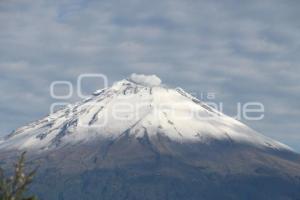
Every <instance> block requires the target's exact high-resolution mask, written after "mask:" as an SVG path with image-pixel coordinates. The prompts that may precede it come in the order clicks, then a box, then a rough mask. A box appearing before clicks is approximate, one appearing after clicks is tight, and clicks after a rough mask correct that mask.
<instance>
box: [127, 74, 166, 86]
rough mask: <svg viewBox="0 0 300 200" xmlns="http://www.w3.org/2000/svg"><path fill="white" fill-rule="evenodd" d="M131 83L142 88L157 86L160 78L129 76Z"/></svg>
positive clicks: (153, 76)
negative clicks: (142, 86)
mask: <svg viewBox="0 0 300 200" xmlns="http://www.w3.org/2000/svg"><path fill="white" fill-rule="evenodd" d="M129 79H130V80H131V81H133V82H135V83H137V84H140V85H144V86H159V85H160V84H161V80H160V78H158V77H157V76H156V75H144V74H135V73H134V74H131V76H130V78H129Z"/></svg>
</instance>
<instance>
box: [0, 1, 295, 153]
mask: <svg viewBox="0 0 300 200" xmlns="http://www.w3.org/2000/svg"><path fill="white" fill-rule="evenodd" d="M299 9H300V2H299V1H292V0H285V1H283V0H253V1H243V3H241V2H240V1H234V0H228V1H208V0H207V1H202V0H197V1H194V0H185V1H180V0H169V1H166V0H153V1H143V0H139V1H137V0H128V1H117V0H101V1H93V0H86V1H85V0H80V1H55V0H54V1H33V0H27V1H19V0H12V1H1V2H0V26H1V31H0V93H1V94H0V95H1V98H0V111H1V112H0V135H5V134H7V133H9V132H11V131H12V130H13V129H15V128H17V127H19V126H21V125H24V124H26V123H28V122H30V121H33V120H36V119H39V118H41V117H42V116H45V115H46V114H47V113H48V112H49V107H50V105H51V103H52V102H54V101H55V99H52V98H51V97H50V92H49V87H50V84H51V82H52V81H55V80H67V81H71V82H72V83H75V82H76V78H77V76H78V75H80V74H82V73H103V74H106V75H107V76H108V77H109V82H110V83H112V82H113V81H116V80H119V79H122V78H124V77H127V76H129V75H130V74H131V73H134V72H135V73H143V74H157V75H158V76H159V77H160V78H161V79H162V80H163V82H164V83H165V84H168V85H171V86H181V87H182V88H185V89H186V90H187V91H190V92H192V93H195V94H198V95H199V94H200V93H203V92H204V93H205V92H214V93H215V94H216V99H215V101H216V102H223V103H224V107H225V112H226V113H227V114H230V115H232V114H233V113H235V106H236V104H237V103H238V102H247V101H259V102H262V103H263V104H264V105H265V110H266V113H265V118H264V119H263V120H260V121H244V122H245V123H246V124H248V125H249V126H251V127H252V128H254V129H256V130H258V131H259V132H261V133H263V134H265V135H267V136H270V137H272V138H274V139H277V140H279V141H282V142H284V143H286V144H288V145H290V146H292V147H293V148H295V149H296V150H298V151H300V134H299V130H300V123H299V121H300V103H299V102H300V101H299V100H300V84H299V80H300V66H299V64H300V23H299V18H300V14H299ZM99 87H100V86H98V85H97V84H89V85H88V86H87V87H86V89H87V90H88V91H92V90H96V89H98V88H99ZM75 99H76V98H74V99H72V100H70V101H75Z"/></svg>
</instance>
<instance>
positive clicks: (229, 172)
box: [0, 74, 300, 200]
mask: <svg viewBox="0 0 300 200" xmlns="http://www.w3.org/2000/svg"><path fill="white" fill-rule="evenodd" d="M22 151H27V156H28V158H29V165H31V166H35V165H39V166H40V168H39V171H38V174H37V176H36V179H35V182H34V183H33V185H32V188H31V190H32V191H33V192H34V193H36V194H37V195H38V196H39V197H40V198H42V199H51V200H56V199H57V200H77V199H78V200H82V199H109V200H125V199H129V200H134V199H145V200H147V199H149V200H154V199H155V200H166V199H172V200H177V199H178V200H179V199H180V200H196V199H197V200H201V199H205V200H210V199H212V200H214V199H218V200H219V199H239V200H240V199H264V200H265V199H272V200H276V199H293V200H295V199H300V156H299V154H297V153H296V152H294V151H293V150H292V149H291V148H290V147H288V146H287V145H284V144H282V143H280V142H278V141H275V140H273V139H271V138H268V137H266V136H263V135H262V134H260V133H258V132H256V131H254V130H253V129H251V128H249V127H248V126H246V125H245V124H243V123H241V122H240V121H237V120H235V119H233V118H231V117H229V116H226V115H225V114H223V113H221V112H219V111H217V110H216V109H214V108H212V107H210V106H208V105H207V104H205V103H204V102H202V101H200V100H199V99H197V98H195V97H193V96H192V95H190V94H188V93H187V92H185V91H184V90H183V89H181V88H170V87H167V86H165V85H163V84H162V83H161V80H160V79H159V78H158V77H157V76H155V75H151V76H145V75H137V74H133V75H131V76H130V77H129V78H127V79H124V80H121V81H119V82H116V83H114V84H113V85H112V86H111V87H108V88H104V89H101V90H97V91H96V92H94V93H93V94H92V95H91V97H90V98H88V99H85V100H84V101H81V102H78V103H75V104H72V105H70V106H67V107H65V108H63V109H60V110H58V111H56V112H55V113H52V114H50V115H48V116H47V117H45V118H43V119H41V120H38V121H35V122H33V123H31V124H28V125H26V126H24V127H21V128H19V129H17V130H15V131H14V132H12V133H11V134H9V135H7V136H6V137H5V138H4V139H2V140H1V141H0V159H1V164H2V165H3V166H5V167H6V168H10V166H11V165H12V163H13V162H14V161H15V159H16V156H18V155H19V153H20V152H22Z"/></svg>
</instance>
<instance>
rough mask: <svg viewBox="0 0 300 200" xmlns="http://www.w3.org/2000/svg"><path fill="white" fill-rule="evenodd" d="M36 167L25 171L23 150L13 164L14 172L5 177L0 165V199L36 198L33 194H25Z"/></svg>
mask: <svg viewBox="0 0 300 200" xmlns="http://www.w3.org/2000/svg"><path fill="white" fill-rule="evenodd" d="M35 173H36V169H35V170H33V171H31V172H29V173H26V172H25V152H23V153H22V154H21V157H20V158H19V160H18V162H17V163H16V164H15V168H14V174H12V175H11V176H8V177H6V176H5V174H4V170H3V169H2V168H1V167H0V200H37V198H36V197H35V196H29V197H28V196H27V195H26V193H27V190H28V187H29V185H30V184H31V183H32V180H33V176H34V174H35Z"/></svg>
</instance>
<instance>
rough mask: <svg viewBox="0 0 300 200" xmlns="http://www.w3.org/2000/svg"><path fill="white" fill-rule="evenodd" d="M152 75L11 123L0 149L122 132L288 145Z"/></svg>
mask: <svg viewBox="0 0 300 200" xmlns="http://www.w3.org/2000/svg"><path fill="white" fill-rule="evenodd" d="M160 84H161V80H160V79H159V78H158V77H157V76H155V75H150V76H146V75H137V74H132V75H131V76H130V78H128V79H124V80H122V81H119V82H116V83H115V84H113V86H112V87H110V88H105V89H101V90H97V91H96V92H94V93H93V96H92V97H91V98H89V99H86V100H85V101H82V102H79V103H75V104H73V105H71V106H69V107H67V108H65V109H62V110H59V111H57V112H56V113H53V114H51V115H49V116H48V117H46V118H44V119H42V120H39V121H36V122H34V123H31V124H29V125H27V126H24V127H21V128H19V129H17V130H16V131H15V132H14V133H12V134H10V135H9V136H8V137H7V138H6V139H5V140H4V141H2V142H0V149H11V148H18V149H26V148H27V149H42V150H47V149H53V148H59V147H63V146H65V145H68V144H74V143H82V142H89V141H95V140H97V139H99V140H105V139H109V140H114V139H116V138H119V137H120V136H121V135H122V134H123V133H125V132H126V133H128V134H130V135H131V136H133V137H136V138H139V137H143V136H145V134H146V135H147V136H148V137H149V138H150V140H151V138H155V137H158V135H163V136H165V137H168V138H169V139H170V140H173V141H176V142H181V143H183V142H193V143H195V142H199V143H209V142H210V141H212V140H228V141H233V142H237V143H247V144H251V145H254V146H257V147H261V148H262V147H268V148H273V149H286V150H287V149H290V148H289V147H287V146H286V145H284V144H281V143H279V142H277V141H274V140H272V139H270V138H267V137H265V136H263V135H261V134H259V133H257V132H255V131H254V130H252V129H250V128H249V127H247V126H246V125H244V124H242V123H241V122H239V121H237V120H235V119H233V118H230V117H228V116H226V115H224V114H222V113H220V112H218V111H217V110H215V109H213V108H211V107H209V106H208V105H206V104H205V103H204V102H202V101H200V100H198V99H197V98H195V97H193V96H192V95H190V94H188V93H186V92H185V91H184V90H183V89H181V88H175V89H172V88H168V87H165V86H161V85H160Z"/></svg>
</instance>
